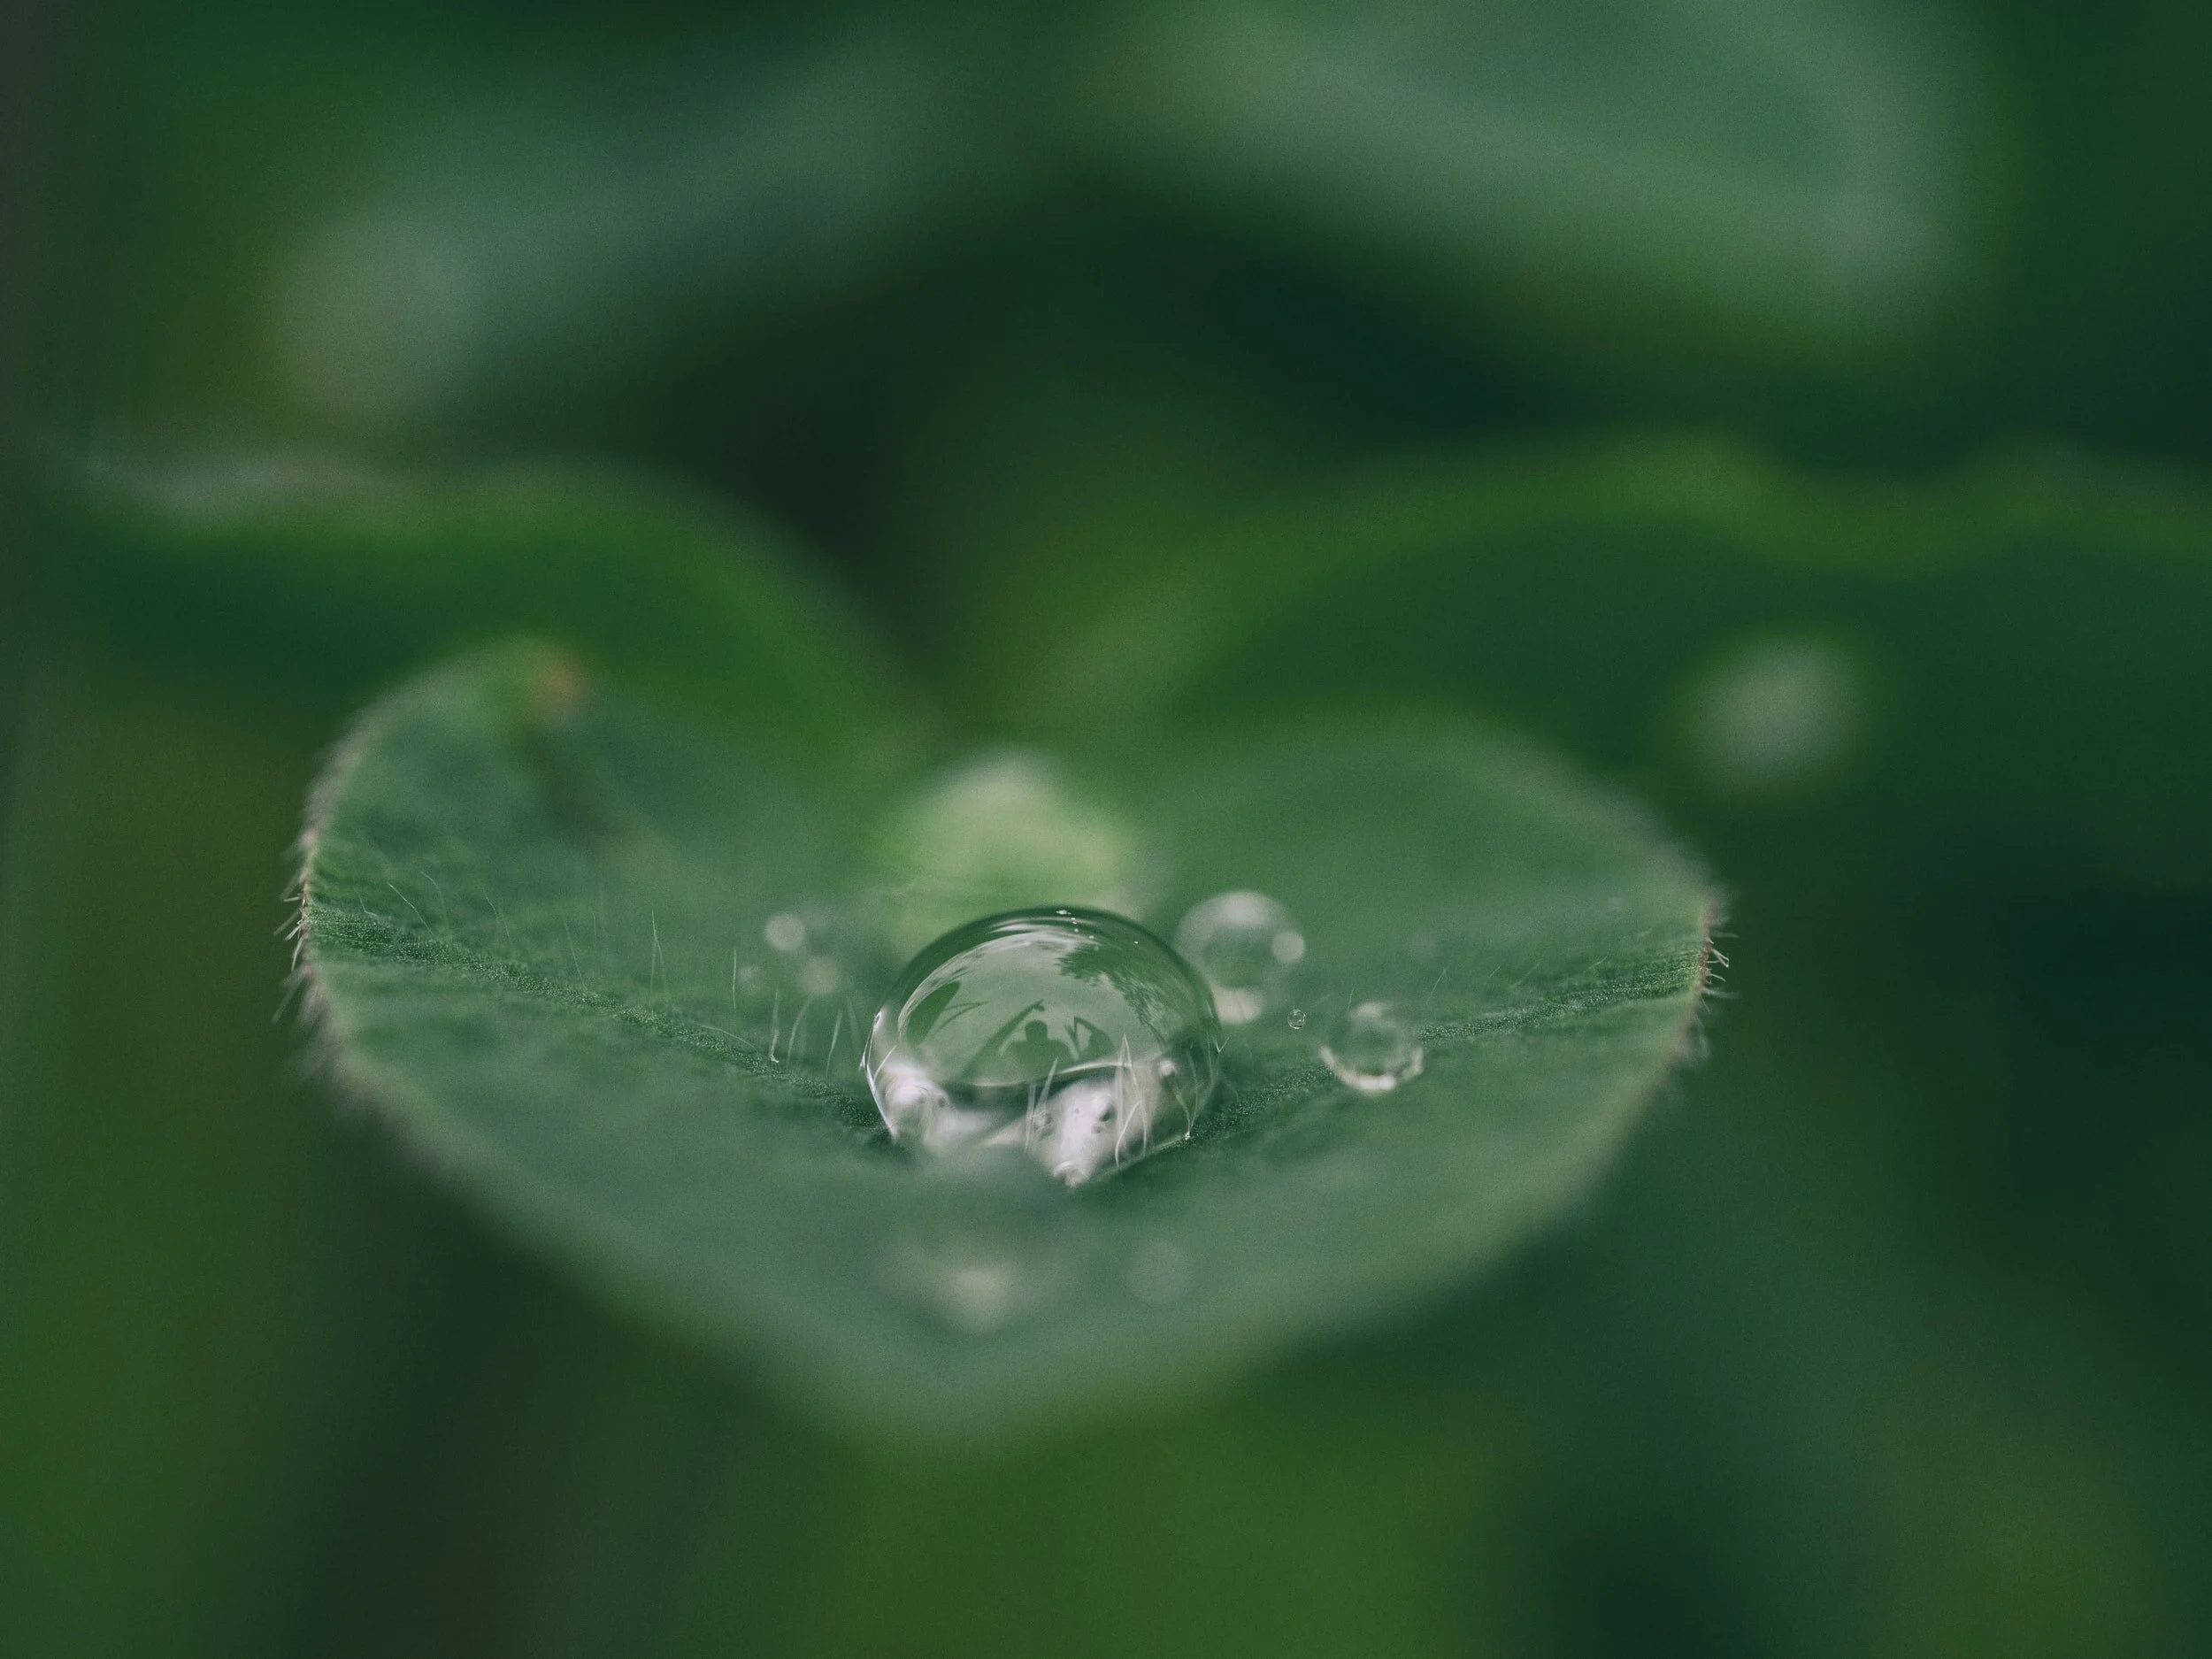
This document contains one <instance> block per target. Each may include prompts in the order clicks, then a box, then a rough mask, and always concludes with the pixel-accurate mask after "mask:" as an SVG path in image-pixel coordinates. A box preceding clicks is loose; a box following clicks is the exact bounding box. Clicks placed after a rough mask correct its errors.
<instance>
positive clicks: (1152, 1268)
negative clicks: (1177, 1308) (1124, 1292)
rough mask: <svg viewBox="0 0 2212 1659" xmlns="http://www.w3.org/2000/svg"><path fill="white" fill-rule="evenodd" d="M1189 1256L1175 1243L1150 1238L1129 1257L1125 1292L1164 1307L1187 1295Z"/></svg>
mask: <svg viewBox="0 0 2212 1659" xmlns="http://www.w3.org/2000/svg"><path fill="white" fill-rule="evenodd" d="M1190 1281H1191V1269H1190V1255H1189V1253H1188V1252H1187V1251H1186V1250H1185V1249H1184V1248H1183V1247H1182V1246H1181V1245H1179V1244H1171V1243H1169V1242H1168V1241H1167V1240H1165V1239H1153V1240H1149V1241H1148V1242H1147V1243H1144V1244H1141V1245H1139V1246H1138V1247H1137V1252H1136V1254H1135V1255H1134V1256H1132V1257H1131V1258H1130V1262H1129V1274H1128V1284H1129V1294H1131V1295H1133V1296H1134V1297H1135V1298H1136V1299H1137V1300H1138V1301H1139V1302H1149V1303H1150V1304H1151V1305H1152V1306H1153V1307H1156V1308H1165V1307H1168V1306H1170V1305H1171V1304H1172V1303H1174V1302H1180V1301H1182V1300H1183V1298H1184V1297H1186V1296H1187V1295H1189V1294H1190Z"/></svg>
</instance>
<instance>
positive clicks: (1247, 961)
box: [1175, 891, 1306, 1025]
mask: <svg viewBox="0 0 2212 1659" xmlns="http://www.w3.org/2000/svg"><path fill="white" fill-rule="evenodd" d="M1175 948H1176V949H1178V950H1179V951H1181V952H1182V953H1183V954H1184V956H1187V957H1189V958H1190V961H1191V963H1192V965H1194V967H1196V968H1197V970H1198V971H1199V972H1201V973H1202V974H1204V975H1205V976H1206V983H1207V984H1209V985H1210V986H1211V987H1213V994H1214V1010H1215V1012H1217V1013H1218V1014H1219V1015H1220V1016H1221V1019H1222V1023H1223V1024H1224V1025H1248V1024H1249V1023H1250V1022H1251V1021H1253V1020H1256V1019H1257V1018H1259V1017H1260V1016H1261V1015H1262V1014H1263V1013H1265V1012H1266V1011H1267V1010H1269V1009H1270V1008H1272V1007H1275V1006H1277V1005H1279V1003H1280V1002H1282V1000H1283V993H1284V989H1285V987H1286V986H1287V985H1288V984H1289V980H1290V971H1291V969H1292V968H1294V967H1295V966H1296V965H1297V964H1298V963H1299V961H1300V960H1301V959H1302V957H1303V956H1305V954H1306V936H1305V935H1304V934H1303V933H1301V932H1299V930H1298V922H1297V918H1294V917H1293V916H1292V915H1291V913H1290V912H1289V911H1288V910H1286V909H1285V908H1284V907H1283V906H1282V905H1281V904H1280V903H1279V902H1276V901H1275V900H1273V899H1271V898H1270V897H1268V896H1267V895H1266V894H1264V893H1253V892H1249V891H1238V892H1233V893H1217V894H1215V895H1214V896H1213V897H1211V898H1210V899H1207V900H1205V901H1203V902H1201V903H1198V904H1194V905H1193V906H1192V907H1191V908H1190V910H1189V911H1188V913H1187V914H1186V915H1185V916H1184V918H1183V919H1182V922H1181V923H1180V924H1179V926H1177V927H1176V929H1175Z"/></svg>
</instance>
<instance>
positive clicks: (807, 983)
mask: <svg viewBox="0 0 2212 1659" xmlns="http://www.w3.org/2000/svg"><path fill="white" fill-rule="evenodd" d="M844 986H845V974H844V971H843V970H842V969H841V968H840V967H839V966H838V965H837V964H836V962H835V961H834V960H833V959H832V958H831V957H828V956H809V957H807V958H806V959H805V960H804V961H803V962H802V963H800V964H799V988H800V989H801V990H803V991H804V992H805V993H806V994H807V995H809V996H835V995H837V994H838V992H839V991H841V990H842V989H843V988H844Z"/></svg>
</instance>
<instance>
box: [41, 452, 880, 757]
mask: <svg viewBox="0 0 2212 1659" xmlns="http://www.w3.org/2000/svg"><path fill="white" fill-rule="evenodd" d="M43 504H44V512H43V514H42V518H43V522H42V524H41V525H40V526H38V527H37V529H36V530H35V534H34V535H33V537H32V538H31V540H32V542H33V557H34V559H35V579H36V580H38V582H39V583H40V584H41V585H42V587H43V588H45V589H46V590H48V592H49V593H50V595H52V596H53V597H54V598H55V599H57V600H58V601H60V602H62V603H65V605H66V606H67V607H69V608H70V609H71V610H73V611H75V612H77V613H78V614H80V615H81V616H84V617H87V618H90V619H92V620H94V621H95V622H96V623H97V624H98V625H99V626H101V627H103V628H104V629H105V630H107V631H109V632H111V633H112V634H117V635H119V636H120V638H121V640H122V641H123V642H124V643H126V644H127V646H128V647H129V648H130V649H134V651H137V652H141V653H143V654H146V655H149V656H152V657H157V658H161V659H166V660H169V661H173V662H182V663H188V664H192V665H193V666H195V667H202V666H206V665H217V666H219V667H220V668H221V669H222V670H223V671H224V672H230V673H239V672H243V673H246V674H248V675H250V676H251V677H254V678H257V679H263V680H280V681H282V682H284V683H285V685H286V687H287V689H288V691H290V692H291V693H292V694H293V695H304V696H306V697H308V698H310V699H317V700H319V699H323V698H329V697H333V696H335V697H342V698H343V699H345V703H346V705H347V706H353V705H357V703H358V702H359V701H360V699H361V697H362V696H363V695H365V689H366V688H368V687H373V686H374V685H375V684H376V682H377V681H379V680H387V679H388V678H390V677H392V676H394V675H396V674H397V673H400V672H406V671H408V670H411V669H413V668H416V667H419V666H420V665H422V664H424V663H425V662H426V661H427V660H430V659H432V658H434V657H440V656H443V655H446V654H448V653H449V652H451V651H452V650H454V649H457V648H458V647H463V646H466V645H470V644H473V643H482V642H487V641H493V640H498V639H504V638H509V637H511V636H512V635H514V634H518V633H526V634H532V635H534V636H539V637H545V638H550V639H555V640H557V641H560V642H561V643H563V644H565V645H569V646H572V647H573V648H574V649H576V650H577V651H578V652H579V653H580V655H581V656H582V657H583V659H584V661H585V662H586V663H587V664H595V665H603V666H604V667H606V668H608V669H610V670H612V671H617V672H619V673H620V674H621V675H622V676H623V677H624V678H625V679H626V680H629V681H633V682H636V683H639V684H641V685H643V686H646V687H649V688H651V689H652V690H654V691H656V692H657V693H658V694H659V695H663V696H665V697H668V698H671V699H673V700H676V701H679V702H681V703H684V704H685V705H686V706H687V707H692V708H695V709H697V710H700V711H701V712H702V713H703V714H705V715H709V716H718V717H725V718H726V717H729V716H731V715H733V714H741V715H742V716H743V718H745V719H746V721H747V722H748V723H749V726H753V727H754V728H756V729H758V728H759V726H760V725H761V723H762V721H763V720H764V719H769V720H772V721H773V722H774V724H775V725H776V726H778V727H779V728H780V730H782V731H783V732H785V733H787V735H788V736H789V738H790V739H791V740H792V741H794V742H795V743H799V744H804V745H810V746H814V747H818V748H826V749H831V750H834V751H843V750H845V749H848V748H849V746H851V745H852V744H853V743H855V742H856V741H863V737H862V734H864V733H871V732H874V731H878V730H879V729H880V727H881V726H882V724H883V721H884V718H885V711H886V710H887V708H889V707H892V706H894V701H895V700H894V698H893V696H892V695H891V689H890V686H891V679H892V676H891V675H890V673H889V672H888V671H887V667H886V664H884V662H883V659H882V658H881V657H879V655H876V654H873V653H871V652H870V651H868V650H867V649H866V648H865V647H864V645H862V644H860V643H859V642H858V641H859V639H860V634H859V631H858V630H857V629H856V628H854V627H852V626H850V625H849V623H848V621H847V620H846V618H845V617H844V615H843V607H842V605H841V603H840V602H839V601H838V599H837V598H836V597H835V596H834V595H833V594H831V593H830V592H828V591H826V589H825V588H822V587H820V586H819V585H818V584H816V583H814V582H812V581H810V580H808V575H807V572H806V571H805V568H804V566H803V563H802V561H800V560H799V559H797V558H795V557H792V556H791V555H790V553H789V551H788V549H787V548H786V547H785V546H783V545H782V543H781V541H780V538H779V537H778V536H777V535H775V534H773V533H772V532H771V531H769V530H768V529H766V528H765V527H764V526H762V525H760V524H758V523H757V522H755V521H752V520H749V518H746V517H745V516H744V515H743V514H742V513H741V512H738V511H734V510H733V509H731V508H730V507H728V506H727V505H726V504H723V503H718V502H715V501H711V500H710V499H707V498H705V497H703V496H701V495H697V494H695V493H692V492H688V491H686V490H684V489H681V488H676V487H674V486H672V485H669V484H666V483H664V482H661V481H658V480H652V479H649V478H647V477H644V476H641V475H638V474H634V473H628V472H622V471H620V470H618V469H615V468H609V467H588V466H566V467H548V466H537V465H533V466H512V467H507V468H503V469H495V470H489V471H484V472H474V473H465V474H456V475H447V476H441V475H437V474H429V475H423V476H410V475H406V474H400V473H391V472H380V471H376V470H373V469H370V468H367V467H364V466H362V465H358V464H356V463H352V462H349V461H345V460H341V459H337V458H334V457H319V456H315V455H312V454H290V455H286V454H268V455H252V454H243V455H236V456H232V457H227V458H222V459H219V460H208V461H201V462H198V463H195V464H192V465H180V464H174V463H171V464H158V465H157V464H155V463H152V462H150V461H146V460H142V459H135V458H132V457H127V456H123V455H114V454H111V455H104V456H101V457H96V458H95V460H93V461H92V462H91V463H90V464H89V465H86V466H84V467H82V468H81V469H79V470H77V471H76V472H73V473H72V474H71V475H70V476H69V477H68V478H67V479H66V480H58V481H57V483H56V484H55V486H54V487H53V488H51V489H50V495H49V497H48V499H47V500H46V502H45V503H43Z"/></svg>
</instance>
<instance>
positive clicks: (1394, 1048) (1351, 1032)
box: [1321, 1002, 1427, 1094]
mask: <svg viewBox="0 0 2212 1659" xmlns="http://www.w3.org/2000/svg"><path fill="white" fill-rule="evenodd" d="M1426 1060H1427V1056H1426V1055H1425V1054H1424V1053H1423V1051H1422V1048H1421V1043H1420V1040H1419V1039H1418V1038H1417V1037H1416V1036H1415V1035H1414V1032H1413V1027H1412V1026H1411V1025H1409V1024H1408V1023H1407V1022H1406V1020H1405V1019H1404V1018H1403V1017H1402V1016H1401V1015H1400V1014H1399V1013H1398V1012H1397V1011H1396V1010H1394V1009H1393V1008H1392V1007H1391V1006H1390V1004H1389V1003H1387V1002H1355V1003H1354V1004H1353V1005H1352V1006H1351V1008H1350V1009H1349V1010H1347V1011H1346V1013H1345V1015H1344V1018H1341V1019H1340V1020H1339V1021H1337V1022H1336V1026H1335V1028H1334V1029H1333V1031H1331V1032H1330V1033H1329V1040H1328V1041H1326V1042H1325V1043H1323V1044H1322V1045H1321V1064H1324V1065H1325V1066H1327V1067H1328V1068H1329V1070H1330V1071H1333V1072H1335V1073H1336V1075H1337V1079H1338V1080H1339V1081H1340V1082H1342V1083H1344V1084H1346V1085H1348V1087H1352V1088H1356V1089H1357V1090H1358V1091H1359V1092H1360V1093H1361V1094H1386V1093H1388V1092H1389V1091H1390V1090H1392V1089H1394V1088H1396V1087H1398V1085H1399V1084H1401V1083H1406V1082H1410V1081H1411V1080H1412V1079H1415V1078H1417V1077H1418V1076H1420V1075H1421V1067H1422V1066H1423V1065H1424V1064H1425V1063H1426Z"/></svg>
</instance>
